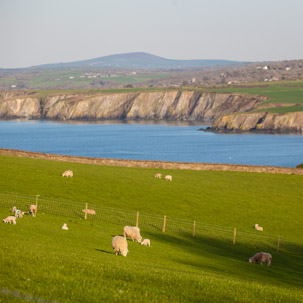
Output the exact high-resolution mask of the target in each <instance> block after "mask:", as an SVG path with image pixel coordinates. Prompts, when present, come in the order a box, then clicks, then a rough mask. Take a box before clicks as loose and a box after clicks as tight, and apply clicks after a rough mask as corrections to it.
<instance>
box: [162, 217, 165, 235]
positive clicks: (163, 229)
mask: <svg viewBox="0 0 303 303" xmlns="http://www.w3.org/2000/svg"><path fill="white" fill-rule="evenodd" d="M165 227H166V216H164V219H163V228H162V232H164V233H165Z"/></svg>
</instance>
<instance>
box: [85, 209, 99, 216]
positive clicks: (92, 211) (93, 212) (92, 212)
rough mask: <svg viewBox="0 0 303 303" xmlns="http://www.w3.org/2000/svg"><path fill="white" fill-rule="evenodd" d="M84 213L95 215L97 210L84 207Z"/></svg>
mask: <svg viewBox="0 0 303 303" xmlns="http://www.w3.org/2000/svg"><path fill="white" fill-rule="evenodd" d="M82 211H83V212H84V213H87V214H90V215H95V214H96V211H95V210H93V209H83V210H82Z"/></svg>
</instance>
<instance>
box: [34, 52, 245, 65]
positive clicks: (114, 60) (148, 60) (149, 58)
mask: <svg viewBox="0 0 303 303" xmlns="http://www.w3.org/2000/svg"><path fill="white" fill-rule="evenodd" d="M236 63H241V62H238V61H229V60H172V59H166V58H162V57H159V56H155V55H152V54H148V53H143V52H136V53H126V54H117V55H110V56H104V57H100V58H95V59H89V60H83V61H75V62H68V63H54V64H45V65H39V66H33V67H31V68H32V69H37V68H58V67H59V68H63V67H82V68H83V67H96V68H97V67H106V68H132V69H184V68H192V67H207V66H215V65H230V64H236Z"/></svg>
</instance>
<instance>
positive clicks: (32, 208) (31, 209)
mask: <svg viewBox="0 0 303 303" xmlns="http://www.w3.org/2000/svg"><path fill="white" fill-rule="evenodd" d="M29 214H30V215H31V216H32V217H36V214H37V206H36V205H35V204H32V205H30V207H29Z"/></svg>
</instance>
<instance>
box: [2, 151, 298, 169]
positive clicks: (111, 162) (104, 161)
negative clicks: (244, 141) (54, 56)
mask: <svg viewBox="0 0 303 303" xmlns="http://www.w3.org/2000/svg"><path fill="white" fill-rule="evenodd" d="M0 155H1V156H14V157H23V158H32V159H40V160H51V161H60V162H72V163H82V164H91V165H103V166H118V167H137V168H158V169H185V170H210V171H233V172H253V173H270V174H288V175H290V174H294V175H303V169H301V168H291V167H278V166H257V165H237V164H217V163H196V162H169V161H152V160H124V159H109V158H92V157H80V156H65V155H58V154H49V153H39V152H30V151H23V150H16V149H7V148H0Z"/></svg>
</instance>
